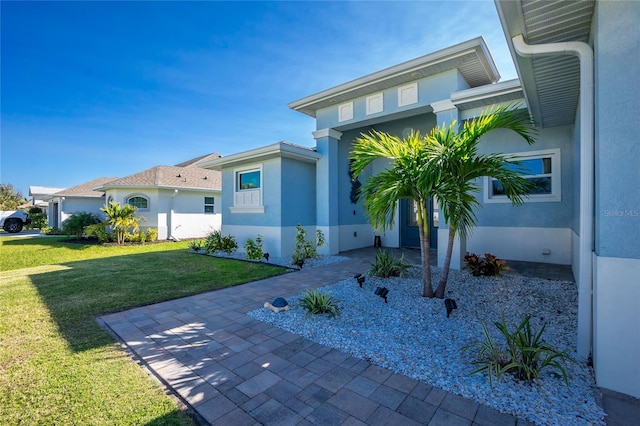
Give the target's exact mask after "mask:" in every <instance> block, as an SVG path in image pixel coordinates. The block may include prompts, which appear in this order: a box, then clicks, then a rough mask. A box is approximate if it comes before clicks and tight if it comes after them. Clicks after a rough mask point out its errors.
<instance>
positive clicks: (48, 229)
mask: <svg viewBox="0 0 640 426" xmlns="http://www.w3.org/2000/svg"><path fill="white" fill-rule="evenodd" d="M40 233H41V234H45V235H64V233H63V232H62V229H60V228H55V227H52V226H45V227H43V228H40Z"/></svg>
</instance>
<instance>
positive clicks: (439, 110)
mask: <svg viewBox="0 0 640 426" xmlns="http://www.w3.org/2000/svg"><path fill="white" fill-rule="evenodd" d="M431 107H432V108H433V113H434V114H435V115H436V118H437V120H438V127H442V125H443V124H444V125H445V126H449V125H450V124H451V122H452V121H453V120H456V121H457V122H458V123H459V122H460V112H459V111H458V108H457V107H456V106H455V105H454V104H453V102H451V100H449V99H446V100H444V101H438V102H434V103H432V104H431ZM448 242H449V226H448V225H447V224H446V223H445V221H444V218H443V217H442V216H441V217H440V221H439V227H438V266H439V267H440V268H442V267H443V266H444V258H445V256H446V254H447V244H448ZM466 252H467V241H466V240H465V239H464V238H460V236H459V235H456V237H455V240H454V244H453V251H452V253H451V269H457V270H460V269H462V268H463V267H464V255H465V254H466Z"/></svg>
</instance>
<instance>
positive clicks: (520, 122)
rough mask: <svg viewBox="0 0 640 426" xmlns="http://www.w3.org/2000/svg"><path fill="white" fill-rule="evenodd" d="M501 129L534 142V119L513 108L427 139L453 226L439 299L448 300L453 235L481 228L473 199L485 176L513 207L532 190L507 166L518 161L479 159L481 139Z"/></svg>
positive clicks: (445, 213) (448, 220) (491, 156)
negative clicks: (497, 187) (445, 297)
mask: <svg viewBox="0 0 640 426" xmlns="http://www.w3.org/2000/svg"><path fill="white" fill-rule="evenodd" d="M498 128H500V129H510V130H513V131H515V132H516V133H517V134H518V135H520V136H522V137H523V138H524V139H525V140H526V141H527V143H529V144H533V143H534V142H535V138H534V136H535V129H534V127H533V122H532V120H531V118H530V116H529V115H528V114H526V113H524V112H523V111H521V110H518V109H516V108H515V107H511V106H509V107H499V108H495V109H489V110H488V111H485V112H484V113H483V114H481V115H480V116H479V117H477V118H475V119H473V120H471V121H467V122H465V123H464V125H463V127H462V130H460V131H456V129H457V124H456V122H455V121H453V122H452V123H451V124H450V125H449V127H448V128H447V127H445V126H444V125H443V126H442V127H441V128H437V127H436V128H435V129H433V130H432V131H431V133H430V134H429V136H428V137H427V139H428V145H429V147H430V152H431V155H430V164H429V167H430V168H438V169H439V170H440V171H441V175H440V177H441V181H440V182H438V184H437V185H436V188H435V193H436V197H437V199H438V201H439V203H440V210H441V211H442V215H443V216H444V220H445V222H446V223H447V224H448V225H449V235H448V242H447V252H446V255H445V260H444V268H443V271H442V276H441V279H440V282H439V283H438V288H437V289H436V291H435V297H438V298H441V299H442V298H443V297H444V292H445V288H446V285H447V280H448V277H449V268H450V265H451V254H452V250H453V244H454V240H455V236H456V235H459V236H461V237H463V238H466V237H467V236H468V235H469V234H470V232H471V230H472V229H473V227H475V226H476V224H477V217H476V215H475V212H474V210H475V209H476V208H477V207H479V206H481V204H480V202H479V201H478V200H477V199H476V197H475V193H478V192H479V191H480V187H479V185H478V178H481V177H485V176H487V177H490V178H495V179H497V180H499V181H500V183H501V184H502V186H503V188H504V191H505V194H506V196H507V197H508V198H509V200H511V202H512V203H513V204H514V205H520V204H522V203H523V199H522V196H523V195H525V194H527V191H528V190H529V189H530V182H529V181H528V180H527V179H524V178H523V177H522V176H521V175H520V174H519V173H518V172H517V171H515V170H512V169H508V168H505V167H503V166H504V164H505V162H506V161H510V162H512V163H516V164H518V162H517V159H516V158H515V157H513V156H508V155H504V154H500V153H497V154H478V144H479V143H480V139H481V138H482V136H484V135H485V134H486V133H488V132H489V131H491V130H494V129H498ZM514 160H515V161H514Z"/></svg>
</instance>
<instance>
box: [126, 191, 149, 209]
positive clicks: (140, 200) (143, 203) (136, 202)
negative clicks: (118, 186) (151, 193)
mask: <svg viewBox="0 0 640 426" xmlns="http://www.w3.org/2000/svg"><path fill="white" fill-rule="evenodd" d="M127 204H129V205H130V206H133V207H137V208H138V210H147V209H148V208H149V200H147V199H146V198H145V197H142V196H140V195H136V196H133V197H129V198H127Z"/></svg>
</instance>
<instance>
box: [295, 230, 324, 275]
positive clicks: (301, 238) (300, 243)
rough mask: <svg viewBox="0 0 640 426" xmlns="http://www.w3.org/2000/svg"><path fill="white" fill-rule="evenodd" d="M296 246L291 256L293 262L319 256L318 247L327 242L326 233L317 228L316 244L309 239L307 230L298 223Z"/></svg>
mask: <svg viewBox="0 0 640 426" xmlns="http://www.w3.org/2000/svg"><path fill="white" fill-rule="evenodd" d="M296 230H297V233H296V247H295V249H294V251H293V255H292V256H291V264H293V265H295V264H296V263H298V262H299V261H305V260H307V259H314V258H316V257H318V250H317V248H318V247H322V246H323V245H324V244H325V240H324V234H323V233H322V231H321V230H319V229H318V230H316V241H315V244H314V243H313V242H311V241H307V239H306V238H307V232H306V231H305V230H304V228H303V227H302V226H301V225H300V224H297V225H296Z"/></svg>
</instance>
